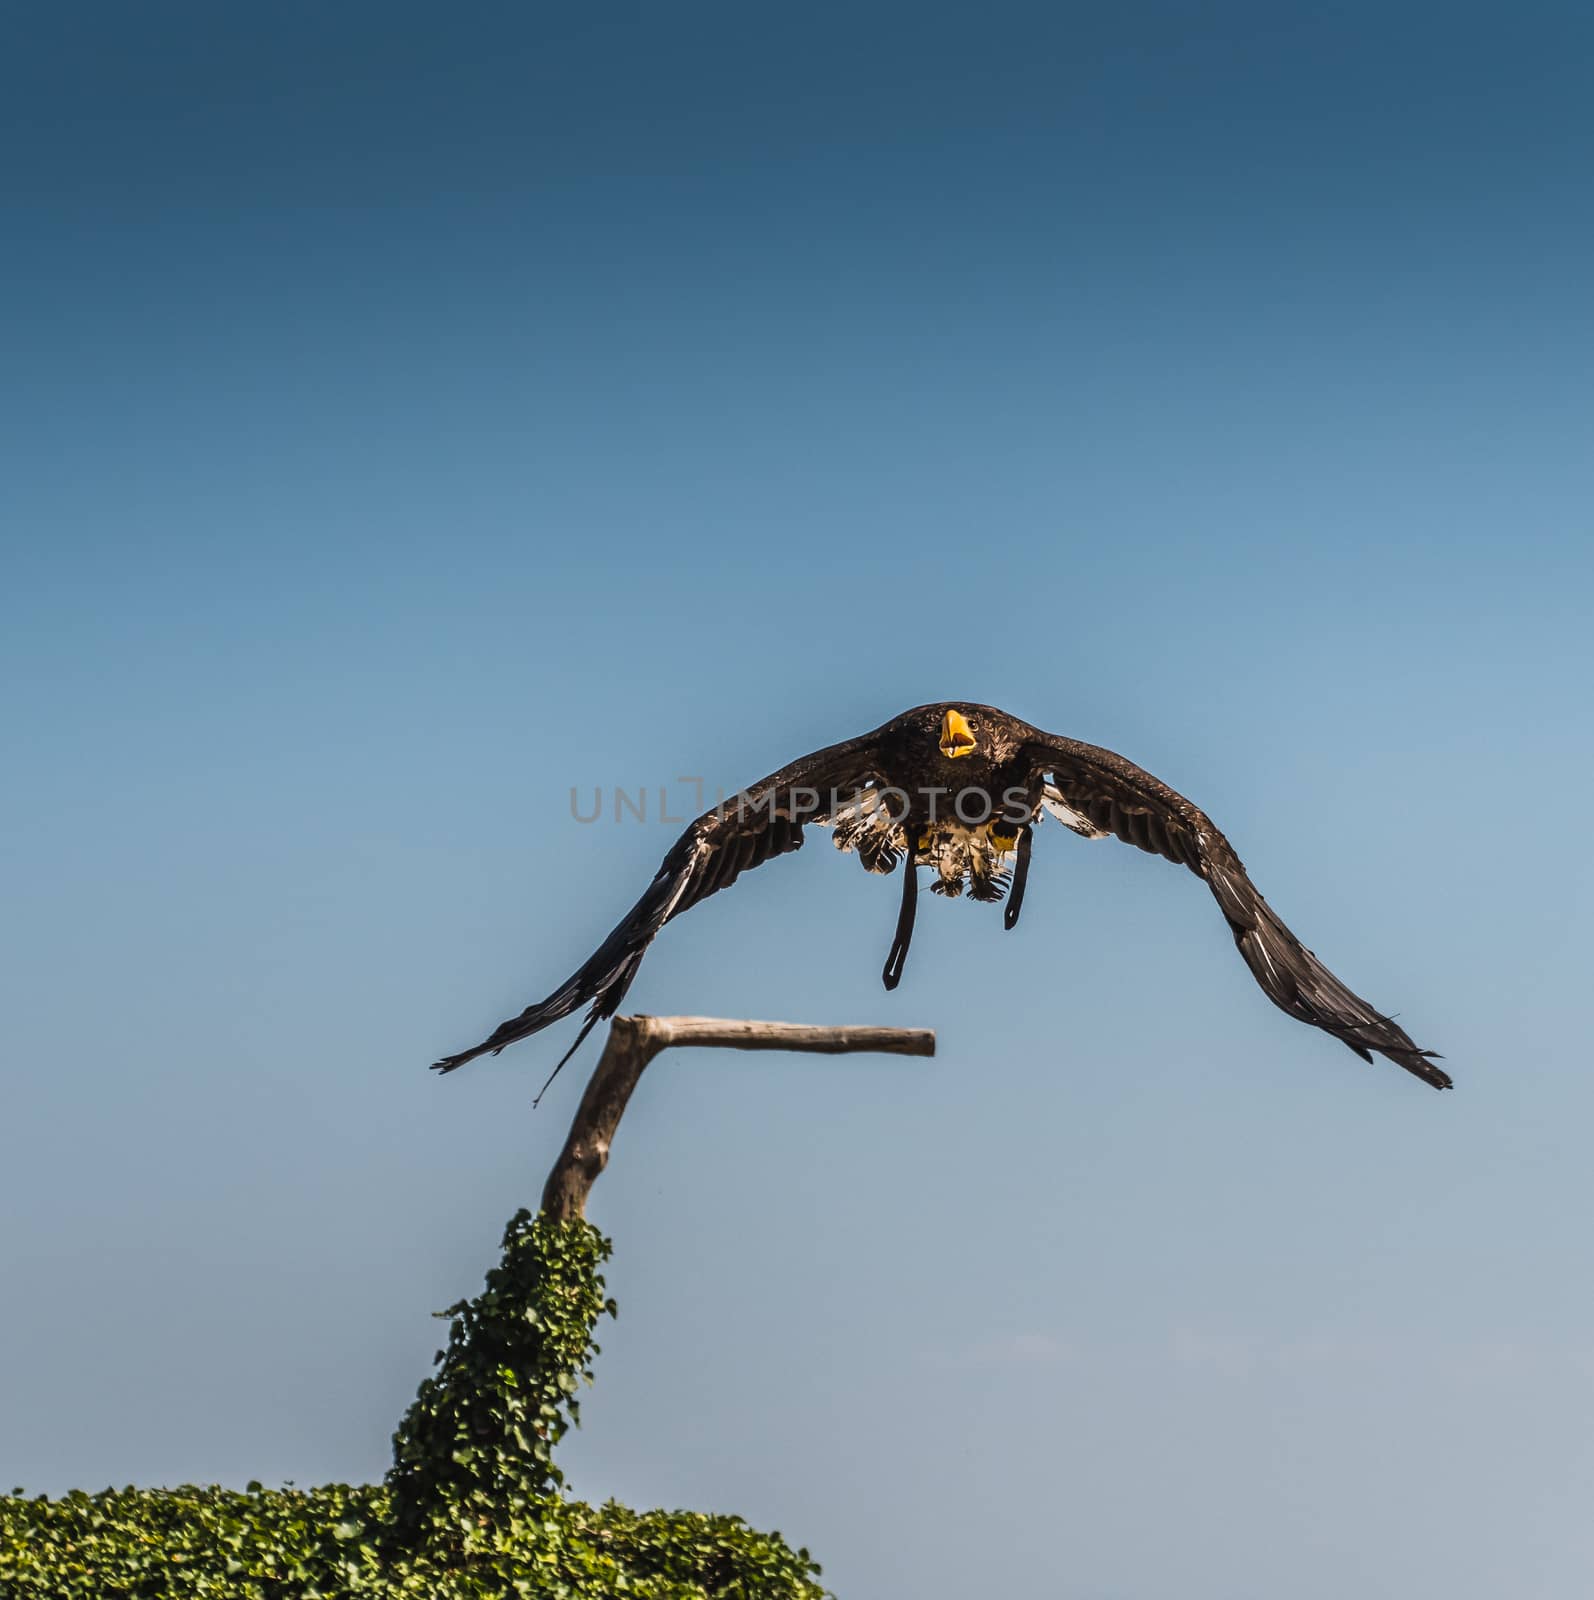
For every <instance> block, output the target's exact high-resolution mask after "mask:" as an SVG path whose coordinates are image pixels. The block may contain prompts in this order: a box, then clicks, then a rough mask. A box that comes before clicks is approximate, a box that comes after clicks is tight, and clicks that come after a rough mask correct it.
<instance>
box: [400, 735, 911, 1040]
mask: <svg viewBox="0 0 1594 1600" xmlns="http://www.w3.org/2000/svg"><path fill="white" fill-rule="evenodd" d="M879 731H880V730H878V729H877V730H876V731H875V732H874V733H870V734H865V735H863V736H862V737H861V738H857V739H849V740H847V741H846V742H845V743H842V744H836V745H830V746H828V747H827V748H826V749H823V750H816V751H815V752H814V753H813V754H812V755H808V756H804V757H803V758H802V759H801V760H800V761H794V762H793V763H792V764H791V765H790V766H787V767H782V768H781V770H780V771H779V772H773V773H771V774H770V775H769V776H768V777H767V778H765V779H764V780H763V781H762V782H761V783H755V784H754V785H753V786H752V787H751V788H749V789H744V790H743V791H742V792H741V793H740V794H738V795H736V796H734V797H733V798H731V799H729V800H726V801H724V802H722V803H721V804H720V805H717V806H715V807H714V809H713V810H711V811H705V812H704V813H703V815H702V816H700V817H698V818H697V819H696V820H695V821H694V822H691V823H689V824H688V825H687V827H686V830H685V831H684V832H683V833H682V834H681V836H680V838H678V839H677V840H676V841H675V843H674V844H673V845H672V846H671V847H670V850H669V853H668V854H667V855H666V856H665V858H664V860H663V862H662V864H661V865H660V867H659V870H658V872H657V873H656V874H655V875H654V878H653V881H652V882H651V883H650V884H649V885H648V887H647V889H646V890H645V891H644V892H643V894H642V897H641V899H639V900H638V901H637V903H636V904H635V905H634V906H632V907H631V909H630V911H629V912H627V913H626V915H625V916H624V917H623V918H622V919H621V921H620V923H619V924H618V926H616V927H615V929H614V931H613V932H612V933H610V935H609V937H608V938H607V939H605V940H604V941H603V943H602V944H601V945H599V946H598V948H597V949H596V950H595V951H594V952H593V953H592V955H591V956H590V957H589V958H588V959H587V961H586V962H584V963H583V965H582V966H581V967H579V968H578V969H577V970H576V971H575V972H574V973H572V974H571V975H570V977H569V978H567V979H566V980H565V981H564V983H562V984H561V985H560V986H559V987H558V988H557V989H555V990H554V992H553V993H552V994H550V995H549V996H548V997H547V998H546V999H544V1000H539V1001H538V1002H537V1003H536V1004H535V1005H530V1006H527V1007H526V1009H525V1010H524V1011H522V1012H521V1013H520V1015H519V1016H516V1017H511V1018H509V1020H508V1021H507V1022H503V1023H501V1024H500V1025H499V1026H498V1027H497V1028H496V1029H495V1030H494V1031H493V1032H492V1033H491V1034H489V1035H488V1037H487V1038H485V1039H483V1040H482V1042H481V1043H480V1044H478V1045H474V1046H472V1048H471V1049H469V1050H462V1051H460V1052H459V1054H458V1055H452V1056H444V1057H443V1058H442V1059H441V1060H440V1061H435V1062H433V1063H432V1064H433V1066H434V1067H436V1068H437V1070H438V1071H439V1072H452V1071H454V1070H455V1068H456V1067H462V1066H464V1065H465V1063H466V1062H467V1061H472V1060H474V1059H475V1058H476V1057H477V1056H479V1055H486V1054H488V1053H489V1052H491V1053H492V1054H494V1055H496V1054H497V1053H498V1051H500V1050H502V1049H503V1048H504V1046H505V1045H508V1044H513V1043H514V1042H515V1041H516V1040H517V1039H524V1038H527V1037H529V1036H530V1035H531V1034H534V1033H537V1032H538V1031H540V1030H541V1029H543V1028H546V1027H547V1026H548V1025H549V1024H550V1023H552V1022H557V1021H559V1019H560V1018H561V1017H567V1016H569V1015H570V1013H571V1012H572V1011H574V1010H576V1009H577V1008H578V1007H580V1006H587V1007H589V1010H588V1013H587V1020H586V1023H585V1025H584V1026H583V1028H582V1030H581V1034H580V1035H579V1036H578V1038H577V1040H576V1044H577V1045H579V1044H580V1042H581V1039H583V1038H585V1037H586V1034H587V1031H588V1030H589V1029H590V1028H591V1026H592V1025H593V1023H595V1022H597V1021H599V1020H600V1019H602V1018H604V1017H612V1016H613V1015H614V1014H615V1012H616V1011H617V1010H618V1009H619V1006H620V1002H621V1000H622V999H623V998H624V996H625V992H626V990H627V989H628V988H629V987H630V986H631V980H632V979H633V978H634V977H635V976H636V973H637V968H638V967H640V966H641V964H642V957H643V955H644V954H646V952H647V948H648V946H649V945H650V944H651V943H652V942H653V940H654V939H655V937H657V935H658V932H659V930H660V929H661V928H662V927H663V926H664V924H665V923H666V922H669V921H670V920H671V919H672V918H674V917H678V916H680V915H681V913H682V912H684V911H688V910H690V909H691V907H693V906H695V905H697V904H698V903H699V902H700V901H703V900H706V899H708V897H709V896H710V895H712V894H717V893H718V892H719V891H720V890H721V889H725V888H728V887H729V886H730V885H731V884H732V883H734V882H735V881H736V879H737V878H738V877H739V876H740V875H741V874H742V873H743V872H747V871H750V870H751V869H752V868H754V867H757V866H762V865H763V864H764V862H766V861H769V860H772V859H773V858H774V857H775V856H777V855H785V854H787V853H789V852H790V851H793V850H796V849H798V848H799V847H800V846H801V845H802V842H803V827H804V825H805V824H806V823H809V822H817V821H821V820H823V819H824V818H825V817H827V816H828V815H829V814H830V812H831V811H832V810H833V809H835V807H836V806H837V805H838V804H844V803H846V802H848V801H850V800H853V799H856V798H857V796H858V795H859V794H860V793H861V792H862V791H863V790H864V789H865V788H866V787H867V786H868V785H869V784H870V782H872V781H874V779H875V769H876V766H877V764H878V761H877V743H878V735H879ZM574 1048H575V1046H572V1050H573V1049H574ZM566 1059H568V1056H567V1057H566ZM560 1064H561V1065H563V1062H561V1063H560ZM556 1070H557V1069H556Z"/></svg>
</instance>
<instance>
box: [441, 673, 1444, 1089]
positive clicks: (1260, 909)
mask: <svg viewBox="0 0 1594 1600" xmlns="http://www.w3.org/2000/svg"><path fill="white" fill-rule="evenodd" d="M1046 817H1051V818H1053V819H1055V820H1056V821H1057V822H1059V823H1061V824H1062V826H1063V827H1064V828H1067V829H1069V830H1070V831H1071V832H1073V833H1076V834H1078V835H1079V836H1080V837H1081V838H1083V839H1105V838H1107V837H1108V836H1109V835H1111V836H1113V837H1114V838H1118V839H1121V840H1123V841H1124V842H1125V843H1126V844H1132V845H1134V846H1136V847H1137V848H1138V849H1141V850H1144V851H1147V852H1148V853H1150V854H1152V855H1159V856H1162V857H1164V858H1165V859H1166V860H1168V861H1172V862H1174V863H1175V864H1176V865H1178V866H1182V867H1187V868H1188V869H1189V870H1190V871H1191V872H1193V873H1194V874H1195V875H1196V876H1197V877H1198V878H1200V879H1202V880H1203V881H1204V882H1205V884H1206V886H1207V888H1208V889H1210V890H1211V891H1212V897H1213V898H1214V899H1215V900H1216V901H1217V903H1218V909H1219V910H1220V911H1221V912H1222V913H1223V917H1224V920H1225V921H1226V922H1227V923H1228V925H1229V931H1230V932H1231V933H1232V934H1233V936H1234V942H1235V944H1236V945H1237V946H1238V947H1239V951H1240V955H1241V956H1242V957H1243V958H1244V960H1245V964H1246V965H1247V966H1248V967H1249V968H1250V969H1251V975H1252V976H1253V977H1254V978H1255V979H1256V981H1257V983H1258V984H1259V985H1260V986H1261V988H1262V992H1263V993H1264V994H1266V995H1267V997H1268V999H1270V1000H1271V1001H1272V1002H1273V1003H1274V1005H1276V1006H1278V1007H1279V1008H1280V1009H1281V1010H1283V1011H1287V1012H1288V1013H1289V1014H1290V1016H1292V1017H1295V1018H1296V1019H1297V1020H1299V1021H1301V1022H1306V1023H1310V1024H1311V1025H1312V1026H1313V1027H1315V1028H1321V1029H1322V1030H1323V1031H1324V1032H1325V1033H1329V1034H1332V1035H1333V1036H1334V1037H1335V1038H1336V1039H1338V1040H1340V1041H1341V1042H1342V1043H1344V1044H1346V1045H1348V1046H1349V1047H1350V1048H1351V1049H1352V1050H1354V1051H1355V1052H1356V1054H1357V1055H1359V1056H1360V1057H1361V1058H1362V1059H1363V1060H1364V1061H1369V1062H1370V1061H1371V1060H1372V1059H1373V1056H1374V1054H1377V1055H1381V1056H1384V1057H1385V1058H1387V1059H1388V1060H1390V1061H1393V1062H1394V1063H1395V1064H1396V1065H1397V1066H1400V1067H1404V1068H1405V1069H1406V1071H1407V1072H1409V1073H1412V1074H1413V1075H1414V1076H1415V1077H1418V1078H1421V1079H1422V1081H1423V1082H1424V1083H1426V1084H1430V1085H1432V1087H1433V1088H1435V1089H1448V1088H1449V1087H1450V1085H1451V1080H1450V1077H1449V1075H1448V1074H1447V1073H1445V1072H1443V1071H1442V1070H1441V1069H1440V1068H1439V1067H1437V1066H1435V1065H1434V1061H1435V1060H1436V1059H1438V1057H1436V1055H1435V1052H1433V1051H1432V1050H1422V1049H1419V1048H1418V1047H1417V1045H1416V1044H1414V1043H1413V1042H1412V1040H1411V1038H1410V1036H1409V1035H1408V1034H1407V1033H1406V1032H1405V1030H1404V1029H1403V1028H1401V1027H1400V1026H1399V1025H1398V1024H1397V1023H1396V1022H1395V1021H1394V1019H1393V1018H1392V1017H1389V1016H1386V1015H1385V1014H1384V1013H1383V1012H1381V1011H1379V1010H1378V1009H1377V1008H1376V1007H1375V1006H1372V1005H1369V1004H1368V1002H1367V1001H1365V1000H1363V999H1362V998H1361V997H1360V996H1358V995H1356V994H1353V993H1352V992H1351V991H1350V990H1349V989H1348V988H1346V987H1345V985H1344V984H1343V983H1341V982H1340V980H1339V979H1338V978H1336V977H1335V976H1334V974H1333V973H1332V972H1330V971H1329V970H1328V968H1327V967H1325V966H1324V965H1323V963H1322V962H1321V961H1319V960H1318V959H1317V957H1316V956H1315V955H1313V954H1312V952H1311V951H1310V950H1308V949H1307V948H1306V947H1305V946H1304V945H1303V944H1302V943H1301V942H1300V940H1299V939H1297V938H1296V937H1295V935H1294V934H1293V933H1291V932H1290V930H1289V929H1288V928H1287V927H1285V925H1284V924H1283V922H1282V921H1280V919H1279V916H1278V913H1277V912H1275V911H1274V910H1273V908H1272V907H1271V906H1270V905H1269V904H1268V903H1267V901H1266V900H1264V899H1263V898H1262V896H1261V894H1260V893H1259V892H1258V891H1257V888H1256V885H1255V884H1253V883H1252V882H1251V880H1250V878H1249V877H1248V876H1247V875H1246V871H1245V867H1244V865H1243V863H1242V862H1241V860H1240V858H1239V856H1238V855H1237V854H1236V853H1235V850H1234V847H1233V846H1232V845H1231V844H1230V843H1229V841H1228V840H1227V839H1226V838H1225V837H1224V836H1223V834H1222V833H1221V832H1220V831H1219V829H1218V828H1217V826H1216V825H1215V824H1214V823H1213V821H1212V819H1211V818H1210V817H1209V816H1207V814H1206V812H1204V811H1203V810H1202V809H1201V808H1200V807H1199V806H1197V805H1196V804H1195V803H1194V802H1193V801H1190V800H1187V799H1186V798H1185V797H1184V796H1183V795H1182V794H1179V793H1178V792H1177V791H1176V790H1174V789H1170V788H1169V787H1168V785H1167V784H1165V783H1163V782H1162V781H1161V780H1160V779H1157V778H1154V777H1153V776H1152V775H1151V774H1150V773H1149V772H1146V771H1144V770H1142V769H1141V768H1140V767H1137V766H1136V765H1135V764H1134V763H1133V762H1132V761H1128V760H1126V759H1125V758H1124V757H1123V756H1120V755H1115V754H1114V753H1113V752H1112V751H1111V750H1105V749H1102V748H1101V747H1100V746H1098V745H1093V744H1084V743H1082V742H1081V741H1079V740H1077V739H1067V738H1062V737H1060V736H1059V735H1057V734H1051V733H1044V732H1042V731H1041V730H1040V729H1039V728H1034V727H1031V726H1030V724H1029V723H1027V722H1021V721H1020V720H1019V719H1018V718H1017V717H1013V716H1009V715H1008V714H1007V713H1006V712H1004V711H998V710H996V709H995V708H994V707H993V706H983V705H973V704H966V703H963V702H961V701H960V702H955V703H945V702H943V703H941V704H937V705H925V706H916V707H915V708H914V709H913V710H911V711H904V712H903V713H902V715H901V716H898V717H893V718H892V719H891V720H890V721H889V722H885V723H882V724H881V725H880V726H879V727H878V728H876V729H875V730H874V731H873V732H872V733H865V734H863V735H861V736H860V737H858V738H856V739H848V740H845V741H844V742H843V743H841V744H833V745H829V746H827V747H826V748H825V749H823V750H816V751H815V752H814V753H813V754H812V755H807V756H803V757H802V758H801V759H800V760H798V761H794V762H792V763H791V765H790V766H786V767H782V768H781V769H780V771H779V772H772V773H771V774H770V775H769V776H768V777H767V778H765V779H763V780H762V781H761V782H759V783H755V784H753V785H752V787H751V788H748V789H744V790H742V791H741V793H739V794H737V795H734V796H732V797H731V798H730V799H728V800H722V801H721V802H720V803H719V804H717V805H716V806H714V808H713V809H712V810H709V811H706V812H704V814H703V815H702V816H700V817H699V818H698V819H697V820H696V821H695V822H693V823H691V824H689V825H688V827H687V828H686V831H685V832H684V833H682V835H681V836H680V838H679V839H677V840H676V841H675V843H674V844H673V845H672V846H671V848H670V851H669V853H668V854H667V855H666V856H665V858H664V862H663V865H661V866H660V868H659V870H658V872H657V873H656V874H655V876H654V878H653V881H652V882H651V883H650V884H649V885H648V887H647V889H646V890H645V891H644V892H643V895H642V898H641V899H640V900H638V901H637V903H636V904H635V905H634V906H632V908H631V909H630V911H628V912H627V913H626V915H625V916H624V917H623V918H622V919H621V921H620V923H619V925H618V926H617V927H616V928H615V930H614V931H613V932H612V933H611V934H610V935H609V937H608V938H607V939H605V940H604V941H603V943H602V944H601V945H600V946H599V947H598V949H597V950H596V951H595V952H594V953H593V955H592V956H591V958H590V959H589V960H587V961H586V962H585V963H584V964H583V965H582V966H581V967H580V968H579V969H578V970H577V971H576V972H575V973H574V974H573V975H572V976H571V977H570V978H568V979H567V980H566V981H565V982H564V983H563V984H561V985H560V986H559V987H558V988H557V989H555V990H554V992H553V993H552V994H550V995H549V996H548V997H547V999H545V1000H540V1001H538V1002H537V1003H536V1004H535V1005H530V1006H527V1007H526V1009H525V1010H524V1011H522V1012H521V1013H520V1015H519V1016H517V1017H511V1018H510V1019H509V1020H508V1021H507V1022H504V1023H503V1024H501V1025H500V1026H499V1027H498V1028H497V1029H495V1030H494V1032H493V1033H491V1034H490V1035H488V1037H487V1038H485V1039H483V1040H482V1042H481V1043H480V1044H478V1045H475V1046H473V1047H472V1048H471V1049H469V1050H462V1051H461V1052H460V1053H459V1054H458V1055H452V1056H444V1057H443V1059H442V1060H440V1061H436V1062H434V1063H433V1066H434V1067H435V1068H436V1069H437V1070H438V1071H440V1072H452V1071H454V1070H455V1069H456V1068H457V1067H462V1066H464V1064H465V1063H466V1062H467V1061H470V1060H473V1059H474V1058H475V1057H477V1056H479V1055H484V1054H487V1053H488V1052H491V1053H493V1054H495V1055H496V1054H497V1053H498V1052H499V1051H500V1050H502V1049H503V1048H504V1046H505V1045H509V1044H513V1043H515V1041H516V1040H519V1039H524V1038H527V1037H529V1036H530V1035H531V1034H534V1033H537V1032H539V1031H540V1030H541V1029H543V1028H546V1027H547V1026H548V1025H549V1024H550V1023H552V1022H557V1021H558V1020H559V1019H560V1018H562V1017H566V1016H569V1014H570V1013H571V1012H572V1011H575V1010H576V1009H577V1008H578V1007H581V1006H586V1007H587V1008H588V1009H587V1014H586V1020H585V1021H584V1023H583V1024H582V1027H581V1030H580V1032H579V1033H578V1034H577V1036H576V1040H575V1043H574V1044H572V1045H571V1047H570V1049H569V1050H568V1051H567V1052H566V1053H565V1055H564V1056H563V1058H562V1059H561V1060H560V1062H559V1065H558V1066H556V1067H555V1068H554V1075H555V1076H556V1075H557V1074H558V1072H559V1068H560V1067H563V1065H564V1064H565V1062H566V1061H568V1060H569V1059H570V1057H571V1056H572V1055H574V1054H575V1052H576V1050H577V1049H578V1048H579V1047H580V1045H581V1041H582V1040H583V1039H584V1038H585V1037H586V1036H587V1034H588V1032H589V1031H590V1030H591V1029H592V1027H593V1026H594V1025H595V1024H596V1023H597V1022H599V1021H601V1020H602V1019H604V1018H607V1017H612V1016H613V1015H614V1014H615V1012H616V1011H617V1010H618V1009H619V1006H620V1002H621V1000H622V999H623V998H624V996H625V993H626V990H627V989H629V988H630V986H631V982H632V980H633V979H634V978H635V977H636V974H637V969H638V968H639V967H640V966H641V964H642V958H643V956H645V955H646V954H647V950H648V946H649V945H650V944H652V942H653V940H654V939H655V937H657V935H658V933H659V930H660V929H661V928H663V926H664V925H665V923H667V922H670V921H672V920H673V919H674V918H676V917H678V916H680V915H681V914H682V913H683V912H685V911H689V910H690V909H691V908H692V907H693V906H695V905H697V904H698V903H699V902H700V901H702V900H706V899H707V898H708V897H709V896H710V895H711V894H717V893H718V892H719V891H720V890H721V889H725V888H728V887H729V886H730V885H731V884H732V883H734V882H735V881H736V879H737V878H738V877H740V876H741V874H742V873H744V872H747V871H750V870H751V869H752V868H753V867H758V866H762V865H763V864H764V863H765V862H766V861H769V860H772V859H773V858H774V857H775V856H782V855H787V854H789V853H790V852H791V851H793V850H796V849H797V848H799V847H800V846H801V844H802V842H803V835H804V830H805V829H806V828H808V827H811V826H824V827H829V828H830V829H831V830H832V833H833V837H834V840H835V843H836V846H837V847H838V848H839V849H841V850H843V851H847V852H851V853H855V854H856V855H857V857H858V859H859V860H860V861H861V862H862V864H863V866H864V867H865V869H866V870H867V871H869V872H875V873H889V872H892V871H895V870H896V869H897V868H899V867H900V868H901V871H902V899H901V903H900V910H899V911H898V915H897V925H896V933H895V936H894V938H893V939H892V941H891V949H890V952H889V954H888V955H887V957H886V963H885V969H884V971H883V972H882V974H881V976H882V979H883V981H884V983H885V986H886V988H887V989H894V988H896V986H897V984H898V983H899V982H900V981H901V979H902V971H903V964H904V962H905V961H906V960H907V955H908V946H909V943H910V942H911V940H912V938H913V922H914V912H915V909H916V906H917V903H918V888H919V882H918V878H919V872H920V870H921V869H928V871H929V873H930V875H931V876H930V888H931V889H932V890H934V891H935V892H936V893H938V894H942V895H948V896H957V895H961V894H963V893H965V892H966V893H967V894H968V895H969V897H970V898H971V899H974V900H985V901H1000V900H1002V899H1004V898H1005V900H1006V902H1007V903H1006V906H1005V908H1004V913H1003V919H1002V920H1003V926H1004V927H1007V928H1012V927H1014V926H1015V925H1016V924H1017V922H1018V918H1019V912H1020V910H1021V909H1022V907H1023V904H1024V889H1025V885H1026V883H1027V882H1028V878H1029V865H1030V853H1031V848H1032V846H1033V843H1034V838H1035V830H1036V829H1037V828H1038V827H1039V826H1040V825H1041V822H1042V821H1043V819H1045V818H1046ZM552 1081H553V1079H552V1077H550V1078H549V1082H552ZM544 1087H545V1088H546V1085H544Z"/></svg>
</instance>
